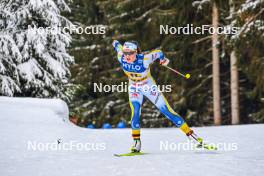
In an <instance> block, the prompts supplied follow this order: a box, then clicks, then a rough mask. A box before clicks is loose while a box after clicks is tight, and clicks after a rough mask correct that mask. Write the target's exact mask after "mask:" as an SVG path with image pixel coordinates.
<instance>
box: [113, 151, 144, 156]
mask: <svg viewBox="0 0 264 176" xmlns="http://www.w3.org/2000/svg"><path fill="white" fill-rule="evenodd" d="M146 154H147V153H143V152H139V153H133V152H130V153H123V154H114V156H116V157H122V156H138V155H146Z"/></svg>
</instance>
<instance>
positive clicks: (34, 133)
mask: <svg viewBox="0 0 264 176" xmlns="http://www.w3.org/2000/svg"><path fill="white" fill-rule="evenodd" d="M11 100H12V101H11ZM36 101H38V102H40V103H36ZM41 102H43V100H39V99H34V101H32V102H31V99H28V100H27V103H21V100H19V101H13V99H11V98H10V99H9V98H4V100H3V99H2V100H1V97H0V120H1V123H0V158H1V160H0V175H1V176H18V175H19V176H28V175H34V176H57V175H58V176H59V175H63V176H92V175H96V176H105V175H107V176H119V175H126V176H130V175H131V176H135V175H137V176H141V175H142V176H160V175H165V176H173V175H180V176H189V175H203V176H212V175H214V176H231V175H239V176H249V175H250V176H260V175H263V172H264V152H263V149H264V140H263V130H264V125H263V124H259V125H240V126H221V127H201V128H193V129H194V130H195V131H196V132H197V133H198V134H199V135H201V136H203V137H204V138H205V139H206V141H210V142H214V143H218V142H219V143H222V142H225V143H237V148H238V149H237V150H233V151H223V150H219V151H205V150H188V151H184V150H160V141H168V142H170V143H175V144H177V143H181V142H186V140H187V139H186V137H185V135H183V133H182V132H181V131H180V130H179V129H177V128H162V129H142V144H143V151H144V152H147V153H149V154H147V155H143V156H134V157H114V156H113V154H114V153H126V152H128V151H129V148H130V145H131V143H132V141H131V134H130V129H110V130H102V129H85V128H80V127H76V126H74V125H73V124H71V123H69V122H68V121H67V120H66V121H65V120H63V119H65V118H66V116H65V115H63V113H58V112H59V111H62V110H61V109H59V108H62V109H63V106H60V103H61V102H60V101H53V100H51V101H50V108H49V106H47V103H44V105H43V103H41ZM54 107H56V108H57V109H58V110H57V111H56V110H55V109H56V108H54ZM64 108H65V107H64ZM64 111H65V109H64ZM66 114H67V112H66ZM58 139H60V140H61V142H62V143H69V142H70V141H78V142H80V143H83V144H85V143H90V144H91V143H97V144H104V146H105V150H96V151H85V150H81V151H78V150H71V151H66V150H63V151H51V150H49V151H32V150H29V149H28V141H38V142H42V143H45V142H51V143H52V142H57V140H58Z"/></svg>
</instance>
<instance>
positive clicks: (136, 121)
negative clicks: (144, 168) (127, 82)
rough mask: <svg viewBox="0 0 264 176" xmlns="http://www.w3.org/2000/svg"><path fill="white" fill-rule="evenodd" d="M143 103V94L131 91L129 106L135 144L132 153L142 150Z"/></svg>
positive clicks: (134, 90)
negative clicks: (141, 119) (141, 117)
mask: <svg viewBox="0 0 264 176" xmlns="http://www.w3.org/2000/svg"><path fill="white" fill-rule="evenodd" d="M142 102H143V94H142V93H141V92H138V91H137V90H136V89H131V90H129V104H130V108H131V128H132V137H133V139H134V144H133V145H132V148H131V151H132V152H139V151H140V150H141V141H140V114H141V105H142Z"/></svg>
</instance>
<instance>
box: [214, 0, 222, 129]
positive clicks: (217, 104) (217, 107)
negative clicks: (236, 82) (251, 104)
mask: <svg viewBox="0 0 264 176" xmlns="http://www.w3.org/2000/svg"><path fill="white" fill-rule="evenodd" d="M218 20H219V14H218V7H217V6H216V3H215V2H214V3H213V9H212V24H213V27H214V28H215V29H216V28H217V27H218ZM218 42H219V41H218V34H217V32H215V33H214V34H213V35H212V56H213V103H214V124H215V125H221V98H220V66H219V49H218V46H217V45H218Z"/></svg>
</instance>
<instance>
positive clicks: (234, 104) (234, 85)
mask: <svg viewBox="0 0 264 176" xmlns="http://www.w3.org/2000/svg"><path fill="white" fill-rule="evenodd" d="M229 5H230V16H233V15H234V12H235V5H234V1H233V0H229ZM230 64H231V68H230V69H231V70H230V74H231V115H232V116H231V123H232V124H233V125H235V124H239V76H238V67H237V56H236V52H235V50H233V51H231V54H230Z"/></svg>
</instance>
